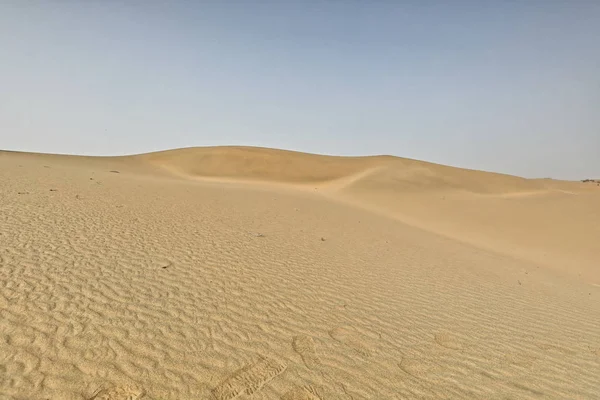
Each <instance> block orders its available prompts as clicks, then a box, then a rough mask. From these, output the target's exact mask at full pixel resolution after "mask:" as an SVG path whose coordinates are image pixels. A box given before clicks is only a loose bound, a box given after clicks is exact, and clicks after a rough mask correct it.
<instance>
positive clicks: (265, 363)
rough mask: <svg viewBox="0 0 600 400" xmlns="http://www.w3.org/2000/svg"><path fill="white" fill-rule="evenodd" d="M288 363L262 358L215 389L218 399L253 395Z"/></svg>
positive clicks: (227, 399) (228, 399) (225, 399)
mask: <svg viewBox="0 0 600 400" xmlns="http://www.w3.org/2000/svg"><path fill="white" fill-rule="evenodd" d="M286 368H287V365H285V364H283V363H280V362H279V361H277V360H273V359H271V358H262V359H260V360H259V361H257V362H255V363H253V364H250V365H248V366H246V367H245V368H242V369H240V370H238V371H236V372H234V373H233V374H232V375H230V376H229V377H228V378H227V379H226V380H225V381H224V382H223V383H221V384H220V385H219V386H217V387H216V388H214V389H213V391H212V392H213V395H214V397H215V398H216V399H217V400H230V399H235V398H236V397H238V396H241V395H242V394H247V395H251V394H252V393H254V392H256V391H258V390H260V389H261V388H262V387H263V386H264V385H265V384H267V383H268V382H269V381H271V380H272V379H273V378H275V377H276V376H278V375H280V374H281V373H283V371H285V369H286Z"/></svg>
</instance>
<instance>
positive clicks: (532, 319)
mask: <svg viewBox="0 0 600 400" xmlns="http://www.w3.org/2000/svg"><path fill="white" fill-rule="evenodd" d="M599 205H600V187H599V186H597V185H596V184H595V183H590V182H585V183H584V182H570V181H557V180H551V179H524V178H520V177H515V176H510V175H503V174H497V173H490V172H482V171H475V170H467V169H461V168H454V167H448V166H443V165H438V164H433V163H428V162H424V161H417V160H410V159H405V158H398V157H392V156H372V157H333V156H323V155H313V154H305V153H297V152H291V151H282V150H275V149H265V148H250V147H205V148H187V149H178V150H169V151H162V152H156V153H148V154H139V155H131V156H122V157H83V156H64V155H49V154H34V153H19V152H9V151H0V287H1V288H2V290H1V291H0V338H1V339H2V343H1V344H0V399H5V398H6V399H38V398H39V399H42V398H44V399H45V398H48V399H67V400H69V399H85V400H91V399H112V400H121V399H123V400H124V399H128V400H131V399H150V400H157V399H163V400H166V399H216V400H231V399H251V398H252V399H254V398H256V399H287V400H300V399H313V400H315V399H316V400H329V399H346V398H354V399H388V398H415V399H416V398H426V399H447V398H464V399H473V398H481V399H499V398H519V399H520V398H523V399H534V398H545V399H546V398H548V399H566V398H579V399H596V398H598V394H599V393H600V383H599V381H598V378H597V377H598V376H600V339H599V337H598V333H599V332H600V320H599V319H598V318H597V317H598V315H600V269H599V268H598V266H599V265H600V251H599V245H598V238H600V207H599Z"/></svg>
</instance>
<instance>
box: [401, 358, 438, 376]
mask: <svg viewBox="0 0 600 400" xmlns="http://www.w3.org/2000/svg"><path fill="white" fill-rule="evenodd" d="M398 366H399V367H400V369H401V370H402V371H404V372H406V373H407V374H409V375H411V376H413V377H415V378H423V377H425V376H427V374H429V373H430V372H431V371H433V365H431V364H429V363H428V362H425V361H422V360H419V359H417V358H410V357H404V358H402V361H401V362H400V363H398Z"/></svg>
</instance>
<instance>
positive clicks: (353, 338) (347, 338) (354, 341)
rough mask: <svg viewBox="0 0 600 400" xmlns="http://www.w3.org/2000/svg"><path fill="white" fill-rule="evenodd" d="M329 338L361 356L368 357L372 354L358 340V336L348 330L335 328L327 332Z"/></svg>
mask: <svg viewBox="0 0 600 400" xmlns="http://www.w3.org/2000/svg"><path fill="white" fill-rule="evenodd" d="M329 336H331V337H332V338H333V339H334V340H337V341H338V342H340V343H343V344H345V345H346V346H348V347H350V348H352V349H354V350H355V351H356V352H357V353H359V354H360V355H362V356H365V357H370V356H371V355H372V353H373V351H372V350H371V348H369V346H367V344H366V343H365V342H364V341H363V340H361V339H360V337H359V336H358V334H357V333H356V332H354V331H352V330H350V329H349V328H343V327H337V328H333V329H332V330H330V331H329Z"/></svg>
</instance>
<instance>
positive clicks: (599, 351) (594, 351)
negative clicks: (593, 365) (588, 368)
mask: <svg viewBox="0 0 600 400" xmlns="http://www.w3.org/2000/svg"><path fill="white" fill-rule="evenodd" d="M588 349H589V350H590V352H591V353H592V354H595V355H597V356H598V357H600V347H592V346H588Z"/></svg>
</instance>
